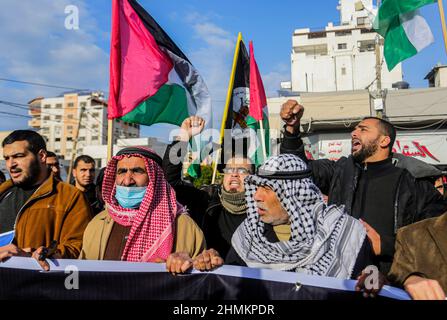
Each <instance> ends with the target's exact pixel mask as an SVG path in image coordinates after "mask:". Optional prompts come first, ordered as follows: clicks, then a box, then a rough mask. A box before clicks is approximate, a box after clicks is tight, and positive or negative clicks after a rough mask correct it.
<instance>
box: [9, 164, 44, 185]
mask: <svg viewBox="0 0 447 320" xmlns="http://www.w3.org/2000/svg"><path fill="white" fill-rule="evenodd" d="M41 171H42V169H41V167H40V163H39V161H38V160H37V158H35V159H34V160H33V161H32V162H31V163H30V166H29V169H28V174H27V175H26V176H25V177H24V178H23V180H22V181H14V180H13V181H12V182H13V183H14V185H15V186H17V187H21V188H23V187H25V188H26V187H32V186H33V185H35V184H36V182H37V180H38V179H39V176H40V173H41ZM22 172H23V170H22Z"/></svg>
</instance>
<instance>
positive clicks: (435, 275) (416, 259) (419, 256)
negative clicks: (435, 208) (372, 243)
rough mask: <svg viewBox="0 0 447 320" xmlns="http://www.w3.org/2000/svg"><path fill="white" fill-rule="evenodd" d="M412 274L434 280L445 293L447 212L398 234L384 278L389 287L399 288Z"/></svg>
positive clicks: (401, 230) (446, 290) (446, 274)
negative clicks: (396, 286) (387, 271)
mask: <svg viewBox="0 0 447 320" xmlns="http://www.w3.org/2000/svg"><path fill="white" fill-rule="evenodd" d="M413 274H417V275H420V276H423V277H426V278H428V279H433V280H437V281H438V282H439V284H440V285H441V287H442V288H443V290H444V292H447V212H446V213H444V214H443V215H442V216H440V217H437V218H431V219H427V220H423V221H420V222H418V223H415V224H413V225H409V226H407V227H404V228H401V229H400V230H399V231H398V233H397V238H396V253H395V255H394V260H393V265H392V267H391V271H390V273H389V275H388V277H389V279H390V281H392V283H393V284H395V285H398V286H403V284H404V282H405V281H406V280H407V278H408V277H409V276H411V275H413Z"/></svg>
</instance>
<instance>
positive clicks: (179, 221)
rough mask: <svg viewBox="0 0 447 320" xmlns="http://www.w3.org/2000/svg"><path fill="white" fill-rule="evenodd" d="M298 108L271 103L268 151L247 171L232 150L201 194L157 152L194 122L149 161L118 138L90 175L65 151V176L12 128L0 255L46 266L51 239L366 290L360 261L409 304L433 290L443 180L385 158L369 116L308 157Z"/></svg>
mask: <svg viewBox="0 0 447 320" xmlns="http://www.w3.org/2000/svg"><path fill="white" fill-rule="evenodd" d="M303 113H304V108H303V106H301V105H300V104H298V102H296V101H294V100H289V101H287V102H286V103H284V105H283V106H282V109H281V118H282V119H283V121H284V123H285V124H284V134H283V139H282V142H281V148H280V154H279V155H277V156H272V157H270V158H269V159H267V160H266V161H265V163H263V164H262V165H261V166H259V167H258V168H256V167H255V166H254V165H253V163H252V162H251V161H250V159H249V158H248V157H247V156H246V155H244V154H236V153H235V154H233V155H232V156H231V158H230V159H229V160H228V161H227V162H226V163H225V167H224V169H223V179H222V183H221V185H218V186H212V187H210V188H208V189H206V190H204V189H197V188H195V187H194V186H193V185H192V184H191V183H189V182H188V181H185V180H183V179H182V162H178V163H175V162H173V161H171V160H172V159H173V157H172V155H176V156H177V157H178V156H180V154H181V151H182V150H184V149H185V148H186V147H187V144H188V141H189V140H190V139H191V138H193V136H194V135H196V134H199V133H200V132H201V130H202V129H203V127H204V125H205V123H204V120H203V119H201V118H200V117H196V116H193V117H190V118H187V119H186V120H185V121H184V122H183V124H182V126H181V134H180V135H178V136H177V138H176V141H174V142H172V144H170V145H169V146H168V147H167V149H166V152H165V155H164V157H163V159H162V158H161V157H160V156H158V155H157V154H156V153H155V152H154V151H152V150H150V149H148V148H145V147H127V148H124V149H122V150H120V151H119V152H118V153H117V154H116V155H115V156H114V157H113V158H112V159H111V160H110V161H109V163H108V164H107V166H106V167H105V168H103V169H101V170H100V171H99V173H98V174H97V173H96V169H95V168H96V164H95V161H94V159H92V158H91V157H89V156H87V155H82V156H79V157H78V158H77V159H76V160H75V161H74V165H73V170H72V176H73V181H72V183H71V184H69V183H65V182H62V179H61V168H60V165H59V161H58V158H57V156H56V155H55V154H54V153H52V152H50V151H48V150H47V149H46V145H45V141H44V139H43V138H42V137H41V136H40V135H39V134H38V133H36V132H34V131H29V130H17V131H14V132H12V133H11V134H10V135H9V136H8V137H6V138H5V139H4V141H3V142H2V146H3V153H4V154H3V156H4V159H5V161H6V167H7V170H8V173H9V179H8V180H6V178H5V177H2V176H1V175H0V236H1V235H2V234H4V233H7V232H10V231H13V232H14V238H13V241H12V242H11V243H10V244H7V245H5V246H2V247H0V261H5V260H7V259H9V258H10V257H12V256H25V257H32V258H34V259H36V260H37V261H38V262H39V264H40V265H41V266H42V268H43V269H44V270H49V264H48V262H47V260H46V259H45V258H43V259H42V253H43V252H48V248H49V247H51V246H54V247H55V250H53V251H52V252H51V254H48V256H47V258H60V259H64V258H71V259H73V258H79V259H89V260H121V261H133V262H158V263H166V268H167V271H169V272H171V273H173V274H178V273H184V272H187V271H188V270H190V269H191V268H195V269H197V270H201V271H207V270H212V269H215V268H218V267H220V266H222V265H223V264H233V265H240V266H248V267H252V268H267V269H274V270H281V271H290V272H303V273H307V274H312V275H320V276H329V277H337V278H341V279H358V282H357V289H358V290H361V291H363V292H364V294H366V295H375V294H377V290H378V289H377V288H375V290H371V289H370V288H367V287H366V286H365V283H364V280H365V276H366V275H367V273H365V271H364V270H365V269H366V268H367V267H368V266H371V265H374V266H376V267H377V268H378V270H379V271H380V273H381V279H382V282H381V283H382V284H384V283H389V284H391V285H394V286H398V287H402V288H404V289H405V290H406V291H407V292H408V293H409V295H410V296H411V297H412V298H413V299H446V292H447V201H446V199H445V196H444V192H445V191H444V187H445V180H443V178H442V177H441V178H440V179H438V180H437V182H436V184H433V181H431V180H429V179H426V178H424V177H422V178H421V177H416V174H414V172H413V171H412V170H413V169H412V167H411V161H393V159H394V158H396V157H397V156H399V155H396V154H393V153H392V151H391V150H392V146H393V144H394V141H395V139H396V130H395V128H394V126H393V125H392V124H391V123H389V122H388V121H386V120H384V119H380V118H374V117H368V118H365V119H363V120H362V121H361V122H360V123H358V124H357V126H356V127H355V128H354V130H353V131H352V133H351V137H352V152H351V155H349V156H348V157H342V158H341V159H339V160H338V161H330V160H327V159H322V160H309V159H307V158H306V154H305V150H304V144H303V141H302V139H301V134H300V119H301V117H302V116H303ZM409 164H410V165H409ZM0 172H1V171H0ZM95 176H96V181H95ZM2 178H3V180H1V179H2ZM439 181H440V182H439ZM438 186H441V187H438ZM379 289H380V288H379Z"/></svg>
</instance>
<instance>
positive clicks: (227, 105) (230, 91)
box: [211, 32, 242, 184]
mask: <svg viewBox="0 0 447 320" xmlns="http://www.w3.org/2000/svg"><path fill="white" fill-rule="evenodd" d="M241 42H242V33H241V32H239V33H238V35H237V42H236V49H235V50H234V57H233V68H232V69H231V76H230V81H229V83H228V91H227V100H226V102H225V108H224V114H223V117H222V124H221V125H220V137H219V145H220V148H219V149H218V150H217V152H216V158H215V161H214V170H213V178H212V180H211V183H212V184H214V182H215V181H216V174H217V162H218V161H219V159H220V155H221V153H222V143H223V137H224V133H225V123H226V121H227V118H228V110H229V108H230V102H231V96H232V95H233V85H234V77H235V73H236V65H237V57H238V56H239V49H240V45H241Z"/></svg>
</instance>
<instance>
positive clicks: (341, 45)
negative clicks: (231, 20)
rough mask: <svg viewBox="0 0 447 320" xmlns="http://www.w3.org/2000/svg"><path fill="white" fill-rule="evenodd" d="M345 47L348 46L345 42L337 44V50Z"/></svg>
mask: <svg viewBox="0 0 447 320" xmlns="http://www.w3.org/2000/svg"><path fill="white" fill-rule="evenodd" d="M347 48H348V45H347V44H346V43H339V44H338V50H346V49H347Z"/></svg>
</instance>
